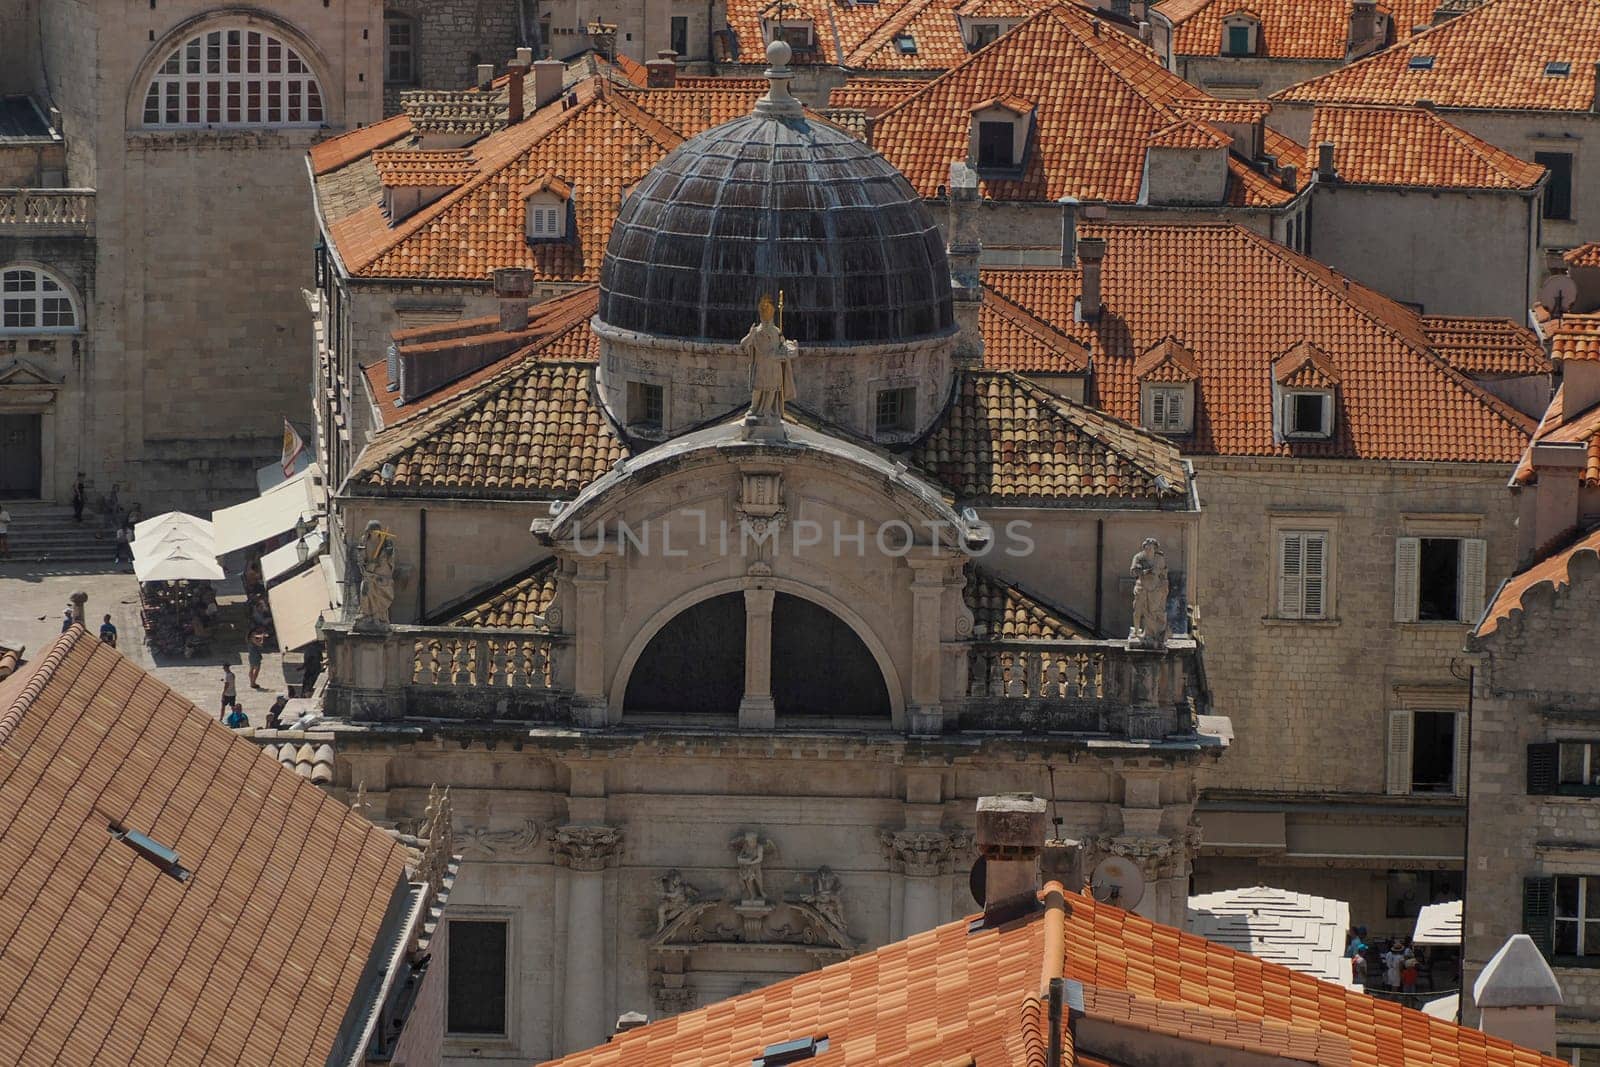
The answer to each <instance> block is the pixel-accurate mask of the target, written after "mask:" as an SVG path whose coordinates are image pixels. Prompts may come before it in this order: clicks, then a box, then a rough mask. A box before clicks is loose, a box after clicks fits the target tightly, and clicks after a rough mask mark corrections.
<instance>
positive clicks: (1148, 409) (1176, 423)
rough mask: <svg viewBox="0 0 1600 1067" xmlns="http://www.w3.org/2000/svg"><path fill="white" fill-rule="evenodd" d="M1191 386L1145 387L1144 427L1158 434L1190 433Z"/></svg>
mask: <svg viewBox="0 0 1600 1067" xmlns="http://www.w3.org/2000/svg"><path fill="white" fill-rule="evenodd" d="M1188 408H1189V386H1187V385H1146V386H1145V387H1144V425H1145V429H1147V430H1154V431H1155V432H1156V433H1172V434H1179V433H1187V432H1188V431H1189V419H1188Z"/></svg>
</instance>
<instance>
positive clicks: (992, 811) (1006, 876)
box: [977, 793, 1045, 922]
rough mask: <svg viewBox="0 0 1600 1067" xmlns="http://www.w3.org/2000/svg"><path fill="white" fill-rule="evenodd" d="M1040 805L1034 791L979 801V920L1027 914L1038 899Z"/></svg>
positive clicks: (1041, 842)
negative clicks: (981, 867)
mask: <svg viewBox="0 0 1600 1067" xmlns="http://www.w3.org/2000/svg"><path fill="white" fill-rule="evenodd" d="M1044 837H1045V810H1044V801H1043V800H1042V799H1041V798H1039V797H1036V796H1034V795H1033V794H1032V793H1002V794H1000V795H999V796H992V797H979V798H978V834H977V845H978V854H979V855H981V856H982V857H983V917H984V921H985V922H989V921H991V920H992V921H994V922H1004V921H1005V920H1006V919H1007V918H1009V917H1011V916H1014V915H1017V914H1018V913H1020V912H1024V911H1027V910H1030V909H1031V908H1032V907H1033V905H1034V903H1035V902H1036V901H1037V900H1038V895H1039V857H1040V855H1041V854H1043V852H1044Z"/></svg>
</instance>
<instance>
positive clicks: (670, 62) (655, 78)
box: [644, 48, 678, 89]
mask: <svg viewBox="0 0 1600 1067" xmlns="http://www.w3.org/2000/svg"><path fill="white" fill-rule="evenodd" d="M644 71H645V84H646V85H647V86H649V87H650V88H652V89H671V88H673V87H674V86H676V85H677V84H678V53H676V52H674V51H673V50H672V49H670V48H664V49H662V50H661V51H659V52H657V53H656V58H654V59H652V60H650V61H649V62H648V63H646V64H645V65H644Z"/></svg>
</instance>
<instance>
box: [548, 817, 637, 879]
mask: <svg viewBox="0 0 1600 1067" xmlns="http://www.w3.org/2000/svg"><path fill="white" fill-rule="evenodd" d="M550 847H551V849H552V850H553V851H554V852H555V857H556V866H558V867H571V868H572V869H573V870H575V871H600V870H604V869H605V868H606V867H607V866H608V865H609V864H610V863H611V861H612V860H614V859H616V857H617V856H618V854H619V853H621V851H622V830H621V828H620V827H616V826H586V825H579V824H568V825H566V826H558V827H556V829H555V830H554V831H553V832H552V833H551V835H550Z"/></svg>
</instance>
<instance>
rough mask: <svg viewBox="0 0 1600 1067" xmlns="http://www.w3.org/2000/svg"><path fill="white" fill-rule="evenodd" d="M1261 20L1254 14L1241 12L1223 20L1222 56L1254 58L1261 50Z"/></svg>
mask: <svg viewBox="0 0 1600 1067" xmlns="http://www.w3.org/2000/svg"><path fill="white" fill-rule="evenodd" d="M1260 42H1261V20H1260V19H1259V18H1257V17H1256V15H1255V14H1254V12H1250V11H1244V10H1239V11H1235V12H1234V13H1233V14H1231V15H1229V16H1227V17H1226V18H1224V19H1223V20H1222V54H1223V55H1225V56H1253V55H1255V54H1256V52H1257V51H1258V50H1259V48H1260Z"/></svg>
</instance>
